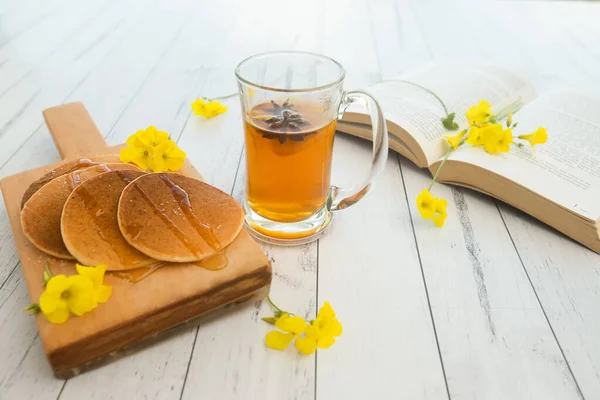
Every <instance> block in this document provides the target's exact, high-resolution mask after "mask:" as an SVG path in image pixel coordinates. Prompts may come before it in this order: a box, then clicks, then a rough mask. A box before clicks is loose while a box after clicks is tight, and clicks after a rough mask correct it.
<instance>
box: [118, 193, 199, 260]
mask: <svg viewBox="0 0 600 400" xmlns="http://www.w3.org/2000/svg"><path fill="white" fill-rule="evenodd" d="M133 187H134V189H135V190H137V192H138V193H139V194H141V195H142V198H143V199H144V200H145V201H146V204H148V205H149V206H150V208H151V209H152V212H153V213H154V214H155V215H156V216H158V217H159V218H160V219H161V220H162V221H163V222H164V224H165V225H166V226H167V227H168V228H169V229H170V230H171V232H173V234H174V235H175V236H176V237H177V239H179V241H180V242H181V243H183V245H184V246H185V247H186V248H187V249H188V250H189V251H190V252H191V253H192V254H194V255H196V256H201V255H202V251H201V250H200V248H198V247H197V246H196V245H195V244H194V243H193V242H192V241H191V240H189V239H188V238H187V236H186V235H185V233H183V231H182V230H181V229H179V227H178V226H177V225H176V224H175V222H173V221H172V220H171V218H169V216H168V215H167V214H165V213H164V212H163V211H161V210H160V208H159V207H158V205H157V204H156V203H155V202H154V201H153V200H152V198H150V196H149V195H148V193H146V191H145V190H144V189H142V188H141V187H139V185H136V184H134V185H133ZM127 228H128V229H130V230H131V229H132V228H133V229H135V232H131V231H130V233H132V234H133V236H134V240H135V238H137V236H138V235H139V233H140V230H141V228H140V227H139V226H134V227H132V226H128V227H127Z"/></svg>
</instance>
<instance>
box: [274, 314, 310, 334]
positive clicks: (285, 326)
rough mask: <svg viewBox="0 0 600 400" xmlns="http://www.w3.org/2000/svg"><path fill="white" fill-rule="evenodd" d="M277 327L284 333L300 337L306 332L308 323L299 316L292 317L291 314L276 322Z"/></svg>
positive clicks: (284, 315)
mask: <svg viewBox="0 0 600 400" xmlns="http://www.w3.org/2000/svg"><path fill="white" fill-rule="evenodd" d="M275 326H276V327H277V328H279V329H281V330H282V331H285V332H290V333H293V334H295V335H300V334H302V333H304V331H305V330H306V322H305V321H304V319H302V318H301V317H298V316H297V315H295V316H290V315H289V314H283V315H282V316H281V317H280V318H279V319H278V320H277V322H275Z"/></svg>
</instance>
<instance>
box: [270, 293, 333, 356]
mask: <svg viewBox="0 0 600 400" xmlns="http://www.w3.org/2000/svg"><path fill="white" fill-rule="evenodd" d="M268 300H269V303H270V304H271V305H272V306H273V307H274V308H275V310H276V311H275V317H273V318H263V321H265V322H268V323H270V324H274V325H275V326H276V327H277V328H278V329H280V330H274V331H270V332H268V333H267V335H266V337H265V343H266V345H267V347H269V348H270V349H273V350H285V349H286V348H287V346H288V345H289V344H290V343H291V342H292V341H293V340H294V339H295V346H296V349H298V351H299V352H300V353H302V354H305V355H309V354H312V353H314V352H315V351H316V349H317V347H318V348H321V349H326V348H329V347H331V345H333V343H335V337H337V336H340V335H341V334H342V324H341V323H340V321H339V320H338V319H337V317H336V315H335V311H334V310H333V308H332V307H331V305H330V304H329V303H328V302H325V303H324V304H323V306H322V307H321V309H320V310H319V313H318V314H317V318H316V319H315V320H314V321H310V322H306V321H305V320H304V319H303V318H301V317H299V316H296V315H292V314H290V313H288V312H285V311H283V310H281V309H280V308H279V307H277V306H275V304H273V302H272V301H271V299H270V298H268Z"/></svg>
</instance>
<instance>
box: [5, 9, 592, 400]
mask: <svg viewBox="0 0 600 400" xmlns="http://www.w3.org/2000/svg"><path fill="white" fill-rule="evenodd" d="M599 20H600V3H594V2H573V1H564V2H562V1H552V2H541V1H531V2H529V1H502V2H487V1H481V2H480V1H466V0H456V1H433V0H421V1H417V0H380V1H367V0H352V1H341V0H327V1H319V0H311V1H302V2H295V3H292V2H285V1H275V0H264V1H256V2H248V1H232V0H227V1H220V2H200V1H191V0H190V1H185V0H177V1H166V0H151V1H136V0H124V1H109V0H99V1H91V0H78V1H75V0H62V1H52V2H49V1H46V2H44V1H40V0H24V1H20V2H17V1H11V0H0V176H7V175H10V174H13V173H16V172H19V171H21V170H24V169H29V168H34V167H37V166H41V165H45V164H48V163H51V162H54V161H57V160H58V159H59V156H58V153H57V152H56V150H55V148H54V146H53V143H52V140H51V138H50V136H49V134H48V131H47V129H46V127H45V126H44V125H43V120H42V115H41V111H42V109H44V108H46V107H49V106H52V105H56V104H59V103H62V102H67V101H74V100H81V101H83V102H84V103H85V104H86V106H87V107H88V109H89V110H90V112H91V114H92V116H93V117H94V119H95V121H96V122H97V124H98V126H99V128H100V129H101V131H102V132H104V133H105V135H106V137H107V140H108V141H109V143H111V144H114V143H119V142H122V141H123V140H124V139H125V138H126V137H127V136H128V135H129V134H131V133H132V132H134V131H135V130H137V129H140V128H144V127H146V126H147V125H150V124H154V125H156V126H158V127H160V128H161V129H164V130H167V131H169V132H170V133H171V134H172V136H173V137H174V138H176V139H177V140H178V141H179V144H180V146H182V147H183V148H184V149H185V150H186V151H187V152H188V154H189V156H190V158H191V159H192V161H193V162H194V164H195V165H196V166H197V167H198V168H199V170H200V171H201V172H202V173H203V175H204V176H205V177H206V179H207V180H208V181H209V182H210V183H212V184H213V185H215V186H217V187H219V188H221V189H223V190H225V191H228V192H231V193H232V194H233V195H234V196H235V197H237V198H240V196H241V195H242V190H243V186H244V163H243V136H242V131H241V130H242V127H241V121H240V108H239V104H238V100H237V99H235V98H233V99H229V100H227V101H226V104H227V105H228V106H229V111H228V112H227V113H226V114H224V115H222V116H219V117H217V118H215V119H211V120H204V119H202V118H198V117H195V116H193V115H191V110H190V107H189V104H190V103H191V101H192V100H193V99H194V98H195V97H197V96H199V95H206V96H217V95H223V94H228V93H231V92H233V91H235V90H236V85H235V80H234V77H233V73H232V70H233V67H234V66H235V64H236V63H237V62H238V61H239V60H241V59H243V58H244V57H246V56H248V55H251V54H254V53H257V52H261V51H266V50H281V49H298V50H309V51H317V52H322V53H325V54H328V55H330V56H332V57H334V58H336V59H338V60H339V61H340V62H341V63H342V64H344V65H345V67H346V68H347V70H348V79H347V86H348V87H365V86H366V85H368V84H370V83H374V82H376V81H378V80H381V79H385V78H389V77H390V76H393V75H395V74H398V73H400V72H403V71H406V70H408V69H410V68H414V67H417V66H418V65H419V64H420V63H423V62H426V61H431V60H434V61H442V60H453V59H467V60H480V59H484V60H489V61H493V62H498V63H503V64H507V65H510V66H513V67H516V68H519V69H521V70H522V71H523V73H524V74H525V75H527V77H528V78H529V79H531V80H532V81H533V82H534V83H535V85H536V87H537V89H538V90H539V91H544V90H548V89H550V88H553V87H557V86H563V85H564V86H570V87H577V88H584V89H587V90H592V91H596V92H600V25H598V23H597V21H599ZM599 112H600V110H599ZM336 140H337V142H336V147H335V159H334V163H335V167H334V177H333V179H334V181H335V182H336V184H337V183H339V184H342V185H344V184H346V185H347V184H351V183H352V182H354V181H355V180H357V179H358V178H359V177H360V176H361V174H364V173H365V169H366V165H367V163H368V160H369V157H370V148H369V147H370V144H369V143H365V142H362V141H359V140H357V139H351V138H348V137H345V136H342V135H338V137H337V139H336ZM428 179H429V176H428V175H427V173H426V172H425V171H421V170H418V169H417V168H416V167H414V166H413V165H412V164H410V163H409V162H407V161H406V160H404V159H400V158H399V157H397V155H396V154H394V153H390V158H389V160H388V163H387V166H386V169H385V171H384V173H383V175H382V177H381V179H380V181H379V182H378V184H377V185H376V188H375V190H374V191H373V193H372V194H371V195H370V196H369V197H368V198H367V199H366V200H365V201H364V202H362V203H361V204H360V205H357V206H356V207H353V208H351V209H349V210H348V211H346V212H343V213H341V214H339V215H338V216H337V219H336V221H335V223H334V225H333V227H332V229H331V230H330V231H329V233H328V234H327V235H326V236H325V237H324V238H323V239H321V240H320V241H319V242H318V243H313V244H310V245H306V246H302V247H298V248H278V247H274V246H265V247H264V250H265V252H266V253H267V254H268V255H269V256H270V257H272V260H273V266H274V272H275V276H274V281H273V286H272V295H273V298H274V299H275V300H276V301H277V302H278V303H280V305H281V306H282V307H285V308H289V309H290V310H294V311H295V312H297V313H299V314H301V315H304V316H306V317H307V318H312V317H314V315H315V314H316V311H317V309H318V307H319V306H320V305H321V304H322V303H323V301H325V300H328V301H330V302H331V303H332V304H333V306H334V308H335V309H336V310H337V312H338V315H339V318H340V320H341V321H342V323H343V324H344V334H343V335H342V337H341V338H340V339H339V340H338V343H336V345H334V346H333V347H332V348H331V349H329V350H326V351H319V352H318V354H317V355H313V356H309V357H305V356H300V355H298V354H297V353H296V352H295V351H293V350H292V349H290V350H288V351H285V352H275V351H270V350H267V349H266V348H265V346H264V343H263V338H264V335H265V333H266V332H267V331H268V330H269V326H268V325H266V324H265V323H263V322H262V321H260V317H262V316H266V315H269V314H270V312H271V310H270V307H269V306H268V304H265V302H257V303H253V304H246V305H244V306H242V307H239V308H237V309H235V310H234V311H232V312H230V313H228V314H226V315H224V316H221V317H219V318H212V319H210V320H208V321H206V322H205V323H204V324H202V325H200V327H189V329H186V330H185V331H184V332H180V333H178V334H175V335H172V336H170V337H168V338H166V339H165V340H163V341H161V342H159V343H157V344H154V345H152V346H149V347H147V348H145V349H143V350H141V351H138V352H135V353H134V354H131V355H129V356H127V357H125V358H123V359H120V360H117V361H115V362H113V363H111V364H109V365H106V366H104V367H101V368H99V369H96V370H94V371H90V372H88V373H85V374H83V375H81V376H78V377H76V378H72V379H69V380H66V381H65V380H58V379H55V378H54V377H53V376H52V374H51V371H50V368H49V366H48V364H47V361H46V360H45V357H44V354H43V350H42V347H41V344H40V342H39V338H38V336H37V328H36V326H35V323H34V321H33V320H32V319H31V318H30V317H28V316H27V315H26V313H24V312H22V308H23V307H24V306H25V305H26V304H27V303H28V302H29V299H28V294H27V290H26V288H25V284H24V282H23V278H22V274H21V271H20V265H19V261H18V257H17V254H16V249H15V247H14V244H13V241H12V235H11V231H10V226H9V223H8V220H7V216H6V212H5V209H4V205H3V204H2V206H1V207H2V208H1V209H0V360H2V361H1V362H0V399H2V400H4V399H10V400H12V399H19V400H20V399H78V398H81V397H85V398H90V399H145V398H147V399H198V398H217V399H315V398H317V399H337V398H348V399H365V398H369V397H373V398H385V399H388V398H389V399H392V398H393V399H446V398H451V399H511V400H512V399H544V400H545V399H580V398H585V399H596V398H600V342H599V341H598V340H597V338H598V337H600V313H599V312H598V307H597V305H598V304H600V256H598V255H597V254H594V253H592V252H591V251H589V250H586V249H585V248H583V247H582V246H580V245H578V244H577V243H574V242H572V241H571V240H569V239H567V238H565V237H564V236H562V235H560V234H558V233H556V232H554V231H553V230H551V229H549V228H547V227H546V226H544V225H542V224H540V223H539V222H537V221H535V220H533V219H532V218H530V217H528V216H525V215H523V213H521V212H520V211H518V210H514V209H512V208H511V207H509V206H506V205H504V204H500V203H498V202H496V201H494V200H492V199H489V198H487V197H484V196H481V195H479V194H475V193H473V192H471V191H467V190H463V189H456V188H451V187H444V186H437V187H436V190H437V191H438V192H437V193H438V194H439V195H442V196H443V197H445V198H446V199H448V201H449V205H448V214H449V215H448V219H447V223H446V226H445V227H444V228H443V229H437V228H435V227H432V226H431V224H428V223H426V222H424V221H422V220H421V219H420V217H419V216H418V212H417V210H416V208H415V205H414V199H415V197H416V195H417V193H418V192H419V191H420V190H421V189H422V188H423V186H424V185H425V184H426V183H427V181H428Z"/></svg>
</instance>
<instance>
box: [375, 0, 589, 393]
mask: <svg viewBox="0 0 600 400" xmlns="http://www.w3.org/2000/svg"><path fill="white" fill-rule="evenodd" d="M433 8H435V9H436V12H435V13H434V12H432V10H433ZM411 11H412V14H413V16H414V17H415V18H416V23H417V24H418V25H417V27H416V28H417V30H415V31H414V32H413V34H412V35H411V36H410V37H411V38H413V40H418V39H417V38H418V37H421V38H422V39H423V40H424V41H425V43H426V44H427V46H428V47H429V48H431V51H432V55H433V57H434V58H435V59H438V58H441V59H463V60H468V59H470V58H474V56H473V55H472V54H469V53H468V52H467V50H466V49H465V50H461V49H457V48H456V47H455V46H448V43H465V42H466V41H469V42H470V43H474V45H475V46H476V47H478V48H480V47H481V46H483V45H484V43H491V42H494V43H495V39H496V38H500V37H503V32H504V31H503V30H500V29H499V27H498V26H494V28H495V32H494V33H495V34H494V36H491V34H492V32H491V29H489V28H487V29H484V28H482V27H478V28H481V29H478V30H477V31H476V30H475V29H474V26H475V25H478V24H479V25H483V21H478V22H469V19H468V18H469V17H468V16H469V15H472V14H470V13H469V12H468V10H467V9H466V6H465V5H463V4H457V3H452V4H450V3H445V4H435V5H434V4H433V3H431V2H411V4H410V7H409V8H407V12H408V13H410V12H411ZM401 13H402V11H401ZM409 15H410V14H409ZM449 15H452V18H450V19H447V16H449ZM481 15H485V14H484V11H483V10H482V11H481ZM409 18H410V17H409ZM488 19H491V17H490V18H488ZM450 21H452V22H451V23H452V25H453V28H452V29H449V28H448V29H447V25H448V23H449V22H450ZM378 22H379V21H376V20H374V23H375V24H376V25H381V24H379V23H378ZM493 23H494V24H496V23H497V20H496V19H494V22H493ZM442 31H443V32H444V33H443V34H442ZM378 43H380V44H381V45H380V52H381V51H382V52H384V53H385V54H387V55H388V58H389V59H390V62H392V63H393V59H392V57H390V56H389V54H394V55H397V60H398V62H400V60H402V59H404V58H410V55H409V54H405V53H403V52H402V50H403V49H402V48H394V47H391V48H390V47H384V44H392V45H393V44H394V43H393V42H391V43H390V42H389V41H387V42H386V41H383V36H382V37H381V39H380V40H379V41H378ZM477 43H480V44H481V45H480V46H478V45H477ZM497 46H499V47H500V49H498V50H499V51H502V52H503V53H502V54H503V57H507V55H510V54H511V53H510V52H508V51H509V50H508V49H504V47H503V45H502V44H497ZM482 51H483V52H485V50H482ZM513 53H515V52H514V50H513ZM515 55H516V53H515ZM478 56H479V55H478ZM489 56H490V57H491V58H493V55H491V54H490V55H489ZM402 170H403V176H404V181H405V185H406V193H407V201H408V202H409V206H410V210H411V214H412V219H413V222H414V229H415V235H416V240H417V245H418V249H419V253H420V258H421V262H422V268H423V274H424V278H425V280H426V283H427V288H428V292H429V297H430V301H431V307H432V313H433V317H434V321H435V326H436V331H437V335H438V339H439V346H440V350H441V356H442V360H443V364H444V368H445V372H446V378H447V382H448V388H449V392H450V396H451V397H461V398H462V397H465V398H528V397H529V398H549V397H552V396H558V398H578V397H579V396H580V393H579V390H578V387H577V384H576V382H575V380H574V379H573V377H572V375H571V372H570V370H569V368H568V366H567V365H566V363H565V361H564V358H563V357H562V354H561V352H560V348H559V346H558V344H557V343H556V340H555V339H554V336H553V335H552V330H551V328H550V327H549V326H548V324H547V321H546V319H545V318H544V314H543V311H542V310H541V308H540V306H539V304H538V303H537V301H536V297H535V292H534V291H533V290H532V288H531V287H530V286H529V284H528V280H527V277H526V275H525V274H524V273H523V271H522V269H521V268H520V264H519V261H518V257H517V254H516V253H515V251H514V248H513V246H512V243H511V241H510V238H509V236H508V234H507V232H506V229H505V228H504V226H503V224H502V221H501V219H500V218H499V216H498V215H497V214H495V213H494V205H493V202H492V201H491V200H490V199H487V198H482V197H481V196H477V195H473V194H471V193H468V192H467V193H464V192H463V191H462V190H455V189H450V188H449V187H442V186H439V185H438V186H436V187H435V188H434V194H435V195H438V196H442V197H444V198H446V199H447V200H448V202H449V205H448V207H449V214H448V220H447V223H446V226H445V227H444V228H443V229H441V230H440V229H437V228H436V227H434V226H433V224H431V223H430V221H423V220H421V218H420V216H419V214H418V211H417V210H416V207H415V205H414V204H415V203H414V202H415V198H416V196H417V194H418V193H419V192H420V191H421V190H422V189H423V188H424V187H427V185H428V180H429V179H430V176H429V173H428V172H426V171H420V170H417V169H416V168H414V166H412V165H408V163H407V162H406V161H404V160H403V161H402ZM467 266H468V267H467ZM550 354H551V356H549V355H550ZM549 359H552V360H556V361H555V362H549V361H548V360H549ZM550 382H551V383H550Z"/></svg>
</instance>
